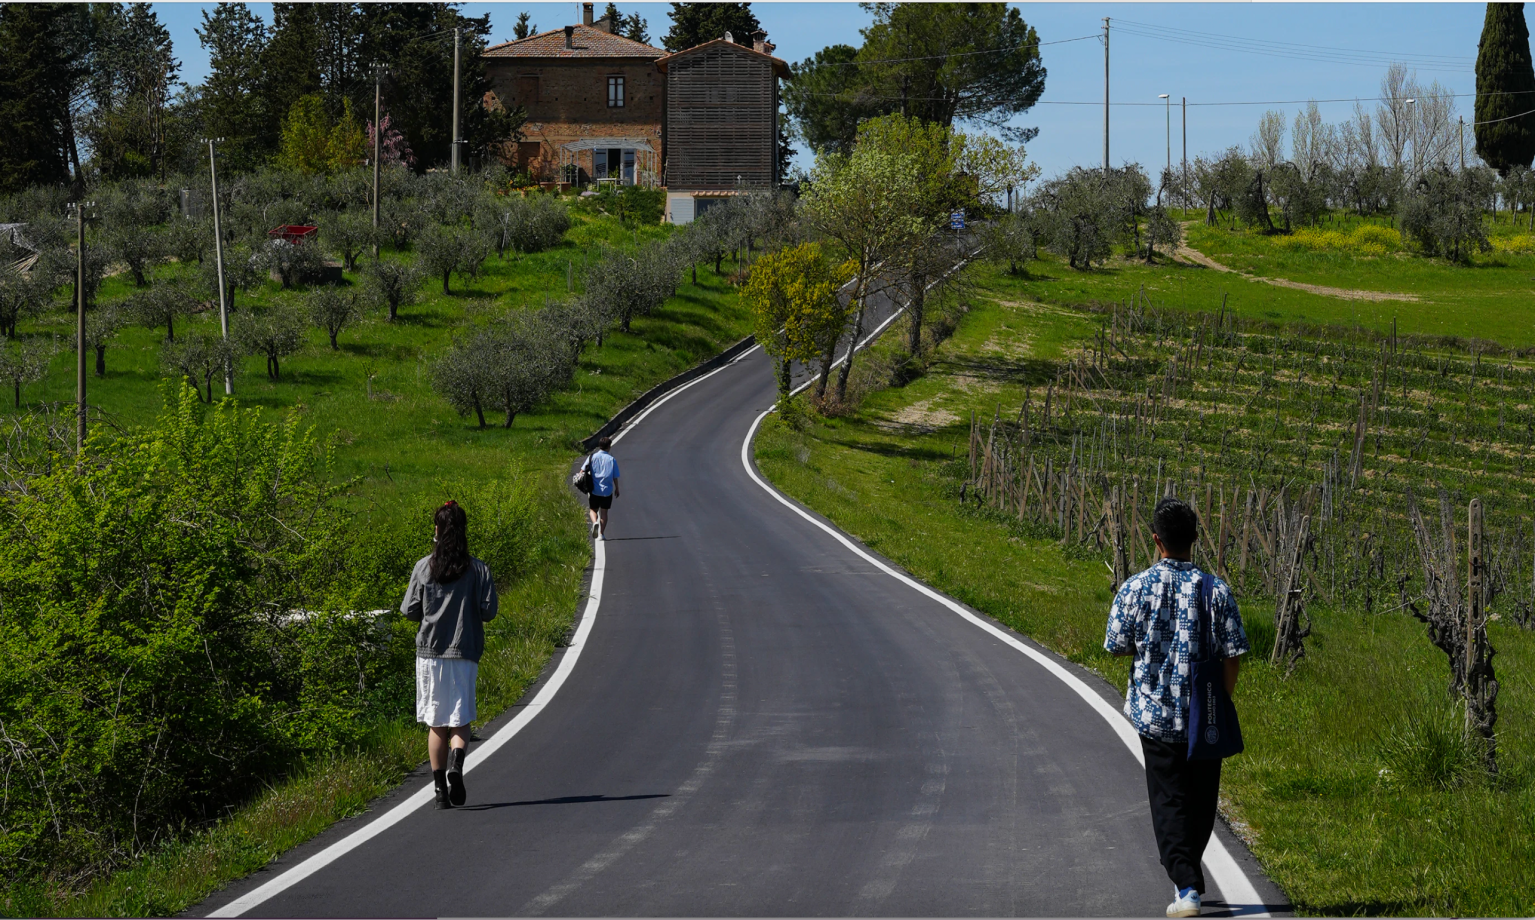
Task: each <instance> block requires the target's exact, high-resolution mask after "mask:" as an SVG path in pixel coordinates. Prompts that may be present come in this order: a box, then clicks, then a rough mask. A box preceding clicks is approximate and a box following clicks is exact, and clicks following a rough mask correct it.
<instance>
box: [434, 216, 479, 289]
mask: <svg viewBox="0 0 1535 920" xmlns="http://www.w3.org/2000/svg"><path fill="white" fill-rule="evenodd" d="M416 252H417V254H418V256H419V258H420V264H421V267H422V269H423V270H424V271H425V272H426V273H427V274H428V275H430V276H432V277H434V278H436V277H440V278H442V292H443V293H444V294H452V293H453V291H452V289H451V288H450V287H449V286H448V281H449V278H450V277H451V276H452V275H454V274H455V273H456V274H460V275H468V276H470V277H474V276H475V275H477V274H479V271H480V266H481V265H483V264H484V262H485V259H486V257H488V256H489V255H490V247H489V246H488V245H487V241H486V239H485V237H484V236H483V235H482V234H481V233H479V232H478V231H475V230H471V229H468V228H464V227H433V228H431V229H430V230H428V231H426V232H425V233H423V234H422V235H421V238H420V239H418V240H417V241H416Z"/></svg>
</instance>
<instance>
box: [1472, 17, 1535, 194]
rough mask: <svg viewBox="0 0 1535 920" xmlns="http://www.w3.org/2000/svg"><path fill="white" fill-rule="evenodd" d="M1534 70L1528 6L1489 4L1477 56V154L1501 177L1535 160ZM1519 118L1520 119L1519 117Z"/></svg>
mask: <svg viewBox="0 0 1535 920" xmlns="http://www.w3.org/2000/svg"><path fill="white" fill-rule="evenodd" d="M1531 109H1535V67H1532V66H1531V63H1530V30H1529V28H1528V27H1526V26H1525V23H1524V4H1523V3H1489V4H1487V19H1486V21H1485V22H1483V24H1482V40H1481V42H1480V44H1479V45H1478V47H1477V52H1476V121H1477V125H1476V129H1475V130H1476V152H1477V155H1478V156H1480V157H1481V158H1482V159H1483V160H1485V161H1487V164H1488V165H1489V166H1491V167H1493V168H1494V169H1496V170H1497V171H1498V172H1499V173H1501V174H1502V175H1505V176H1506V175H1508V171H1509V169H1511V168H1512V167H1514V166H1529V165H1530V161H1531V160H1532V159H1535V115H1521V113H1524V112H1528V111H1530V110H1531ZM1515 116H1519V117H1515Z"/></svg>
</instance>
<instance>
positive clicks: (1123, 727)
mask: <svg viewBox="0 0 1535 920" xmlns="http://www.w3.org/2000/svg"><path fill="white" fill-rule="evenodd" d="M935 283H936V282H935ZM904 312H905V308H904V307H903V308H901V309H899V310H896V311H895V312H894V313H892V314H891V315H890V317H889V318H887V319H886V320H885V321H884V322H883V323H880V324H879V326H877V327H875V329H874V331H873V332H871V333H869V335H868V336H867V337H865V338H864V340H863V341H862V342H860V343H858V346H857V347H856V348H855V349H853V350H854V351H856V350H857V348H862V347H863V346H865V345H867V344H868V343H869V342H870V341H871V340H872V339H874V337H875V336H877V335H879V334H880V333H881V332H883V331H884V330H885V327H886V326H889V325H890V324H891V323H892V322H894V321H895V318H896V317H898V316H900V315H901V314H902V313H904ZM844 360H846V356H844V357H843V358H839V359H838V360H837V361H836V364H841V363H842V361H844ZM833 366H835V365H833ZM699 379H702V378H699ZM814 382H815V377H814V376H812V377H811V379H809V380H807V381H805V382H804V383H802V384H800V385H799V386H798V387H795V388H794V391H793V392H794V393H799V392H801V391H802V390H804V389H805V388H806V387H808V386H810V385H811V384H812V383H814ZM773 411H774V410H773V409H767V410H765V411H764V412H763V413H762V414H761V415H758V416H757V420H756V421H754V422H752V426H751V428H750V429H749V430H748V431H747V432H746V440H745V441H743V442H741V465H742V466H744V467H745V468H746V475H748V476H750V477H751V478H752V481H753V482H755V483H756V484H757V485H759V486H761V487H762V489H763V490H764V491H766V492H767V493H768V494H769V495H771V496H773V498H775V499H777V500H778V501H779V502H780V503H781V504H783V506H784V507H786V508H788V509H789V510H790V511H793V512H794V513H795V514H797V515H799V516H800V517H802V518H804V519H805V520H807V521H809V522H810V523H812V524H814V525H815V526H817V527H819V528H821V529H822V530H824V531H826V532H827V533H828V534H831V536H832V537H833V538H835V539H836V540H837V541H838V542H839V543H841V544H842V545H843V546H846V547H847V548H848V549H850V550H852V551H853V552H854V553H855V554H857V555H858V556H860V557H861V558H863V559H864V560H865V561H867V562H869V563H870V564H871V565H873V566H874V567H875V568H877V569H879V570H880V571H882V572H884V573H885V574H886V575H889V576H890V577H891V578H894V579H895V580H896V581H899V582H901V583H903V584H905V585H907V586H908V587H910V588H912V589H913V590H915V591H917V592H918V593H920V594H924V595H926V596H927V597H930V598H932V599H933V600H935V601H937V602H938V603H940V604H942V605H944V606H945V607H947V608H949V609H950V610H952V611H954V612H955V613H957V614H959V615H960V616H961V617H964V618H965V619H966V620H967V621H969V622H970V623H973V624H974V625H976V626H979V627H980V628H981V629H984V630H985V631H987V632H988V633H991V634H992V635H993V636H996V637H997V638H998V639H1001V640H1002V641H1003V642H1005V643H1007V644H1008V645H1010V646H1012V647H1013V648H1015V649H1017V650H1018V651H1020V652H1022V653H1023V654H1025V655H1027V656H1028V657H1029V658H1031V659H1033V660H1034V661H1035V662H1036V663H1037V664H1039V665H1040V666H1041V667H1043V668H1044V669H1045V670H1046V671H1049V672H1050V673H1051V674H1053V675H1054V676H1055V677H1057V678H1058V679H1059V680H1060V681H1061V682H1062V683H1064V684H1065V685H1066V686H1068V687H1070V688H1071V689H1072V690H1073V691H1074V692H1075V693H1076V694H1077V695H1078V696H1080V697H1081V698H1082V699H1083V700H1085V701H1087V704H1088V705H1089V706H1091V707H1092V708H1093V710H1094V711H1096V712H1097V713H1098V714H1099V715H1100V716H1102V717H1103V718H1104V720H1105V721H1107V722H1108V723H1109V727H1110V728H1112V729H1113V730H1114V732H1115V733H1116V734H1117V735H1118V736H1119V740H1120V741H1123V742H1124V744H1125V747H1127V748H1129V749H1130V753H1131V754H1133V755H1134V756H1135V762H1136V763H1138V764H1140V765H1141V766H1142V767H1144V766H1145V765H1146V758H1145V755H1144V754H1143V753H1142V752H1141V741H1140V736H1139V735H1138V734H1137V733H1136V731H1135V728H1134V727H1133V726H1131V724H1130V720H1129V719H1126V718H1125V717H1124V715H1123V714H1122V713H1121V712H1120V711H1119V710H1117V709H1115V708H1114V707H1113V706H1110V705H1109V704H1108V703H1107V702H1105V701H1104V699H1103V697H1101V696H1099V695H1098V694H1097V693H1095V692H1093V690H1092V688H1091V687H1089V686H1087V684H1085V683H1083V682H1082V679H1081V678H1079V677H1077V676H1076V675H1075V674H1073V673H1071V672H1070V671H1068V670H1066V669H1065V668H1063V667H1061V666H1060V665H1059V664H1057V663H1056V662H1055V661H1054V660H1052V659H1051V658H1050V657H1049V656H1048V655H1045V654H1043V653H1042V652H1040V651H1039V650H1038V649H1035V648H1031V647H1030V646H1028V645H1027V644H1025V643H1023V642H1020V641H1018V639H1016V638H1014V637H1013V636H1010V635H1008V634H1007V633H1005V632H1003V631H1002V630H1000V629H998V628H997V627H996V626H993V625H992V624H991V623H988V622H986V621H985V620H983V619H981V618H979V617H977V616H976V615H975V614H973V613H971V612H970V611H968V610H966V609H965V608H964V607H962V606H960V605H959V604H956V603H955V602H953V601H951V600H949V599H948V598H947V597H944V596H943V595H942V594H939V593H938V592H937V591H934V590H933V589H932V588H929V587H928V586H927V585H924V584H922V583H921V582H919V581H917V580H915V579H912V578H908V577H907V576H905V575H902V574H901V573H900V572H897V571H896V570H894V569H892V568H890V567H889V566H887V565H885V564H884V563H883V562H880V561H879V560H878V559H876V558H874V557H873V556H871V555H869V554H868V553H866V552H864V551H863V550H862V549H861V548H859V546H858V545H857V544H856V543H854V542H853V541H852V540H849V539H848V538H847V537H845V536H843V535H842V533H841V532H840V531H838V530H836V529H835V528H833V527H828V526H827V525H826V524H824V523H822V522H821V521H818V520H816V519H815V517H814V516H812V515H810V514H807V513H806V512H805V510H804V509H803V508H801V507H799V506H798V505H796V504H795V503H794V502H792V501H790V500H789V499H788V498H786V497H784V496H783V495H782V494H780V493H779V492H778V490H777V489H775V488H773V487H772V486H770V485H768V484H767V483H766V482H764V481H763V480H762V479H761V478H760V477H759V476H758V475H757V471H756V470H755V469H753V468H752V462H751V445H752V438H754V437H756V435H757V428H758V427H759V426H761V425H762V420H763V419H765V418H767V417H768V416H769V415H770V414H772V412H773ZM1204 865H1205V868H1206V869H1207V870H1209V872H1210V875H1211V876H1212V877H1213V878H1214V880H1215V884H1216V885H1217V886H1218V887H1219V888H1220V890H1221V895H1222V896H1223V897H1224V898H1225V899H1226V904H1227V906H1228V907H1229V908H1230V909H1231V913H1232V915H1233V916H1242V917H1267V916H1269V913H1268V911H1266V910H1264V909H1263V898H1262V897H1260V896H1259V894H1258V889H1257V887H1256V886H1254V885H1253V883H1252V880H1251V879H1249V878H1248V877H1247V873H1246V872H1244V871H1243V870H1242V867H1241V866H1239V865H1237V861H1236V859H1235V858H1234V857H1233V856H1232V855H1231V851H1230V850H1228V849H1226V844H1225V843H1224V842H1222V840H1221V838H1220V837H1219V836H1218V835H1215V834H1212V835H1210V845H1209V846H1208V847H1207V848H1206V849H1205V858H1204Z"/></svg>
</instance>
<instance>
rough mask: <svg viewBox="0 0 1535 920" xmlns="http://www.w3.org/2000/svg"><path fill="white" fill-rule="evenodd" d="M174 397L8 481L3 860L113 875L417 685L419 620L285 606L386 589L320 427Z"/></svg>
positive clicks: (338, 739)
mask: <svg viewBox="0 0 1535 920" xmlns="http://www.w3.org/2000/svg"><path fill="white" fill-rule="evenodd" d="M169 397H170V398H169V399H168V403H169V405H168V406H167V408H166V410H165V412H164V414H163V415H162V416H161V418H160V419H159V420H157V421H156V422H155V423H153V424H151V425H148V426H144V427H142V428H135V429H134V430H132V431H130V432H128V433H126V434H124V435H122V436H120V437H114V436H113V435H112V433H111V432H110V430H109V429H108V428H106V427H105V426H99V427H97V428H95V429H94V430H93V434H92V438H91V441H90V443H89V454H90V458H91V460H90V462H89V463H80V464H76V463H57V464H52V465H50V466H49V467H47V468H45V469H41V470H39V471H38V472H37V473H36V474H35V475H31V476H30V477H29V478H28V479H27V480H26V482H25V483H24V486H25V487H24V488H19V489H5V490H0V581H3V583H4V584H5V616H4V617H3V618H0V638H3V641H0V723H3V724H4V725H5V730H6V734H7V738H8V739H9V741H8V743H7V745H6V748H5V750H4V752H3V754H0V762H3V764H4V769H5V772H6V776H7V781H8V786H7V795H6V798H5V800H4V803H3V804H0V810H3V811H0V813H3V815H4V826H5V832H6V837H5V846H6V853H7V860H8V863H7V868H8V870H11V869H13V868H17V867H22V866H27V865H33V866H45V867H47V868H48V869H49V870H52V871H64V870H66V869H67V871H69V872H71V873H80V874H81V875H86V874H92V875H94V874H100V873H104V872H106V871H107V870H108V869H109V868H111V867H113V866H115V865H121V862H120V860H121V859H122V858H123V854H125V853H135V852H142V851H143V850H144V849H145V848H147V847H152V846H155V845H158V844H159V843H160V842H161V841H164V840H166V839H169V838H171V837H173V836H174V835H175V834H176V833H177V832H178V831H179V830H180V829H182V828H185V827H187V826H189V825H192V824H196V823H198V822H201V821H205V820H207V819H208V817H209V816H210V815H215V814H218V813H220V812H221V811H223V810H224V808H225V807H226V806H227V805H228V804H229V803H231V802H238V801H244V800H246V799H248V797H249V796H250V795H252V794H254V793H255V792H256V791H258V790H259V789H261V788H262V785H263V783H264V782H270V781H271V780H273V779H274V778H275V777H277V776H279V775H281V774H282V773H283V772H284V770H285V769H287V768H288V767H289V766H290V765H291V764H292V763H293V762H294V760H295V758H296V756H297V755H300V754H303V755H308V756H313V755H315V754H316V753H319V752H323V751H326V750H329V749H333V747H334V746H338V745H349V744H354V743H356V742H357V741H358V740H359V739H360V738H361V737H362V734H363V732H364V731H366V730H367V727H368V726H369V725H373V724H377V719H378V717H379V716H383V715H385V714H386V713H387V714H389V715H390V717H392V716H393V714H394V713H395V712H396V711H398V710H397V709H396V708H395V707H398V706H402V705H405V703H404V701H403V699H402V697H401V696H400V695H398V694H393V693H389V692H384V691H387V689H388V688H389V686H390V684H389V680H390V676H391V675H392V674H397V673H403V671H402V669H406V670H408V668H409V664H410V656H411V654H413V653H412V651H411V648H412V642H411V640H410V638H409V636H410V631H408V630H405V629H400V630H396V629H395V628H394V624H393V621H389V620H386V621H385V622H384V623H383V624H382V628H380V627H379V625H378V624H376V623H375V622H374V621H372V620H371V619H362V618H355V617H347V616H345V615H339V614H325V613H317V614H316V615H314V616H312V617H309V618H306V619H302V620H298V619H295V618H292V617H288V616H285V614H284V612H285V611H295V610H308V611H317V612H319V611H347V610H356V609H365V608H366V607H368V606H371V605H372V604H371V603H369V601H371V600H372V598H366V599H365V598H364V597H363V596H362V590H361V586H362V585H363V584H364V583H365V579H366V578H368V577H369V576H368V573H367V571H366V570H365V569H363V568H362V564H361V562H360V560H362V559H363V558H364V557H363V556H362V555H361V554H359V553H357V552H356V550H355V547H356V545H357V543H358V540H357V537H358V535H359V534H361V533H364V532H366V530H365V528H361V527H358V526H357V523H356V522H355V521H353V520H352V519H350V518H349V517H348V516H347V515H346V514H345V513H344V512H343V511H342V510H341V509H340V507H339V506H338V504H337V499H338V497H339V495H340V493H341V492H342V491H343V490H344V489H345V488H346V486H345V484H344V483H339V482H337V481H336V480H335V478H334V476H333V473H332V471H331V469H330V467H329V459H330V458H329V454H328V452H326V451H325V450H324V449H323V446H322V445H321V443H320V442H319V441H318V440H317V439H316V438H315V436H314V434H313V432H312V431H310V430H308V429H306V428H304V427H302V426H301V425H299V424H298V423H297V420H296V416H294V417H290V418H289V419H288V420H286V421H280V422H276V423H266V422H263V421H262V420H261V416H260V412H259V411H258V410H253V409H243V410H242V409H238V408H236V407H234V406H233V405H231V404H230V403H228V402H220V403H219V404H218V405H216V406H215V407H213V408H211V409H205V408H204V407H203V406H201V405H199V402H198V398H197V396H195V395H194V394H193V393H192V392H191V390H190V389H189V388H185V387H176V388H175V390H174V392H173V393H171V394H169ZM476 520H479V518H477V519H476ZM401 555H403V553H402V554H401ZM353 560H359V561H353ZM405 564H406V565H408V562H407V563H405ZM147 586H153V590H146V587H147ZM390 593H393V592H392V591H391V592H390ZM370 706H371V707H375V708H371V709H370Z"/></svg>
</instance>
